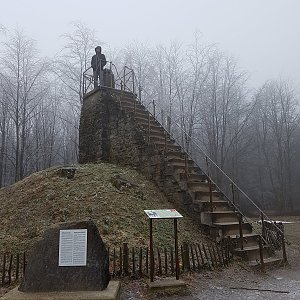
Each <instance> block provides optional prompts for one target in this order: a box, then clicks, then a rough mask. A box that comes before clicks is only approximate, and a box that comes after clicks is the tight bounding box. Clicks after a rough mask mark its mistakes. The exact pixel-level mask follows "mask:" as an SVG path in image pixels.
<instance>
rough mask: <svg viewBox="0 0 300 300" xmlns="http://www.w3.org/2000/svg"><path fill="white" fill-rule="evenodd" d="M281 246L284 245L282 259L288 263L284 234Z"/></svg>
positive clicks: (282, 234)
mask: <svg viewBox="0 0 300 300" xmlns="http://www.w3.org/2000/svg"><path fill="white" fill-rule="evenodd" d="M281 245H282V258H283V262H284V263H287V255H286V249H285V238H284V232H282V233H281Z"/></svg>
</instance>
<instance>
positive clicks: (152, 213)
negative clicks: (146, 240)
mask: <svg viewBox="0 0 300 300" xmlns="http://www.w3.org/2000/svg"><path fill="white" fill-rule="evenodd" d="M144 212H145V213H146V215H147V216H148V217H149V218H150V219H177V218H182V217H183V216H182V215H181V214H180V213H179V212H178V211H177V210H176V209H154V210H148V209H147V210H144Z"/></svg>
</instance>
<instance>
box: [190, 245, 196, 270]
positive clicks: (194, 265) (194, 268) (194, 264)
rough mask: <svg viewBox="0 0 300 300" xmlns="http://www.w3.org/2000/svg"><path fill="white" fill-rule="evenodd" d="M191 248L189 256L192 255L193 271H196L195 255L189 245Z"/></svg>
mask: <svg viewBox="0 0 300 300" xmlns="http://www.w3.org/2000/svg"><path fill="white" fill-rule="evenodd" d="M190 248H191V255H192V264H193V270H194V271H195V270H196V263H195V254H194V250H193V244H191V246H190Z"/></svg>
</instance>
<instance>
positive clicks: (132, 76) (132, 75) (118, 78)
mask: <svg viewBox="0 0 300 300" xmlns="http://www.w3.org/2000/svg"><path fill="white" fill-rule="evenodd" d="M108 62H109V64H110V70H111V71H112V69H114V71H115V73H116V75H117V76H115V81H120V82H121V90H126V88H127V90H128V91H129V92H131V93H133V94H134V95H135V97H136V100H137V101H138V102H140V103H142V99H141V95H140V93H139V95H137V94H136V93H135V87H136V86H137V85H138V86H139V91H140V90H141V86H140V83H139V81H138V78H137V77H136V74H135V72H134V70H133V68H130V67H128V66H126V65H125V66H124V67H123V70H122V73H123V79H122V75H120V74H119V72H118V68H117V67H116V65H115V64H114V63H112V62H111V61H108ZM90 69H91V67H90V68H88V69H87V70H85V71H84V72H83V77H84V78H85V77H87V75H86V73H87V71H88V70H90ZM126 71H128V72H127V73H126ZM126 78H128V79H127V80H126ZM90 79H91V78H90ZM130 79H131V80H132V81H131V85H132V89H130V86H129V85H128V86H127V84H126V83H127V82H129V80H130ZM135 82H136V83H135ZM122 83H123V85H122ZM84 84H85V83H84ZM84 87H85V85H84ZM83 91H84V92H86V91H85V90H83ZM150 103H153V104H154V105H157V106H158V107H159V108H161V107H160V105H158V104H157V103H155V101H154V100H153V101H151V102H149V104H150ZM147 106H148V105H147ZM145 108H146V107H145ZM147 110H148V113H149V114H150V115H151V116H152V118H153V119H154V120H155V121H156V122H158V123H159V124H160V125H161V127H162V128H163V130H164V131H165V133H167V134H168V135H169V136H170V137H171V138H172V139H174V141H175V143H176V144H177V145H178V146H180V147H181V148H182V149H183V151H184V152H185V153H186V154H187V155H188V157H189V158H191V159H192V160H193V162H194V163H195V164H196V165H197V167H199V169H200V170H201V171H202V172H203V173H204V174H205V175H206V176H207V177H208V179H209V180H211V181H212V183H213V184H214V185H215V186H216V187H217V189H218V190H219V191H220V192H221V193H222V194H223V196H224V197H225V198H226V199H227V201H229V202H230V203H231V205H232V206H233V207H234V208H235V210H237V211H238V212H239V213H240V214H241V215H242V216H243V217H244V218H245V219H247V220H251V218H249V217H247V216H245V214H243V213H242V211H241V210H240V208H239V207H238V206H237V205H236V204H235V203H234V202H233V201H232V200H231V199H230V197H228V196H227V195H226V193H225V192H224V191H223V190H222V188H221V187H220V186H218V184H217V182H215V181H214V180H213V178H211V176H210V175H209V174H207V172H205V171H204V169H203V168H202V167H201V166H199V164H198V163H197V161H196V159H194V158H193V157H192V155H191V154H190V153H189V151H188V150H187V149H185V145H184V143H183V145H181V144H180V143H179V142H178V141H177V139H176V138H175V137H174V136H173V135H172V134H171V132H169V131H168V129H167V128H165V125H164V124H162V123H161V122H160V121H159V120H158V119H157V115H156V116H155V115H153V114H152V113H151V112H150V110H149V109H147ZM169 118H170V117H169ZM173 124H175V125H176V126H177V128H178V129H179V131H180V132H181V134H182V135H184V136H185V137H188V138H189V140H190V141H191V142H192V143H193V144H194V145H195V146H196V148H197V149H198V150H199V151H200V153H201V154H202V155H204V157H205V158H206V159H208V160H209V162H210V163H211V164H212V165H213V166H214V167H216V168H217V170H218V171H220V173H221V174H222V175H223V176H225V178H227V180H228V181H229V182H230V184H232V185H233V186H234V187H235V188H236V189H237V190H238V191H239V192H240V193H241V194H242V195H243V196H244V197H245V198H246V199H247V200H248V201H249V202H250V203H251V204H252V205H253V206H254V207H255V208H256V209H257V210H258V211H259V212H260V213H261V214H262V215H263V216H264V217H265V218H266V219H267V220H268V221H270V222H272V220H271V219H270V218H269V217H268V216H267V215H266V214H265V212H264V211H263V210H262V209H261V208H260V207H259V206H258V205H257V204H256V203H255V202H254V201H253V200H252V199H251V198H250V197H249V196H248V194H247V193H246V192H245V191H244V190H243V189H242V188H240V187H239V186H238V185H237V183H236V182H235V181H234V180H233V179H231V177H230V176H229V175H228V174H227V173H226V172H225V171H223V169H222V168H221V167H220V166H219V165H218V164H217V163H215V162H214V160H213V159H212V158H211V157H210V156H209V155H208V154H207V153H206V152H205V151H204V150H203V149H202V147H201V146H200V145H199V144H198V143H197V142H196V141H195V138H194V137H192V136H191V135H190V134H189V133H187V132H186V130H185V129H184V128H182V127H181V126H180V124H178V123H177V122H175V123H173ZM198 142H199V141H198ZM251 221H252V222H253V220H251ZM254 222H255V221H254ZM256 223H257V222H256ZM273 224H274V226H275V227H276V228H277V230H278V231H279V232H280V233H281V234H284V233H283V231H282V230H281V229H280V228H279V227H278V226H277V225H276V223H273Z"/></svg>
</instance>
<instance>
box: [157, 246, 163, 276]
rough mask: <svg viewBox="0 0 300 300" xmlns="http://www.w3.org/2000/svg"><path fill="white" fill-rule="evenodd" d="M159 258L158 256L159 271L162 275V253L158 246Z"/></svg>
mask: <svg viewBox="0 0 300 300" xmlns="http://www.w3.org/2000/svg"><path fill="white" fill-rule="evenodd" d="M157 258H158V273H159V275H162V267H161V255H160V251H159V248H157Z"/></svg>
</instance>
